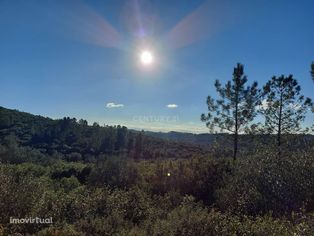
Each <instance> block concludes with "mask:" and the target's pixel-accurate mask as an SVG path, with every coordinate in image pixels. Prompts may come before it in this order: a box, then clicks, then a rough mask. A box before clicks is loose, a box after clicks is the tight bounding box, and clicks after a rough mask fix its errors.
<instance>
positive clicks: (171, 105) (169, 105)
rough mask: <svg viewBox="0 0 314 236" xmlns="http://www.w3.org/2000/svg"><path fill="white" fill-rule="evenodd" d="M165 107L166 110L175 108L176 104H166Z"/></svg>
mask: <svg viewBox="0 0 314 236" xmlns="http://www.w3.org/2000/svg"><path fill="white" fill-rule="evenodd" d="M167 107H168V108H177V107H178V105H177V104H168V105H167Z"/></svg>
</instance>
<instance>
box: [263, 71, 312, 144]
mask: <svg viewBox="0 0 314 236" xmlns="http://www.w3.org/2000/svg"><path fill="white" fill-rule="evenodd" d="M300 92H301V87H300V86H299V85H298V82H297V80H295V79H294V78H293V76H292V75H289V76H288V77H284V76H283V75H282V76H280V77H276V76H274V77H273V78H272V79H271V80H269V81H268V82H267V83H266V85H265V86H264V97H265V102H266V103H265V104H264V106H262V109H261V112H262V114H263V115H264V116H265V129H266V130H267V131H268V132H269V133H276V134H277V135H278V139H279V140H278V142H279V143H278V145H280V136H281V134H288V133H296V132H299V131H300V130H301V127H300V123H301V122H302V121H303V120H304V118H305V114H306V112H307V111H308V110H309V109H310V108H311V107H312V105H313V104H312V101H311V99H310V98H305V97H304V96H303V95H301V94H300Z"/></svg>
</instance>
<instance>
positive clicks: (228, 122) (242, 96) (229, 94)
mask: <svg viewBox="0 0 314 236" xmlns="http://www.w3.org/2000/svg"><path fill="white" fill-rule="evenodd" d="M243 70H244V69H243V65H241V64H239V63H238V64H237V67H235V68H234V72H233V78H232V80H231V81H228V82H227V83H226V84H225V86H224V87H223V86H222V85H221V83H220V82H219V80H216V82H215V87H216V90H217V92H218V95H219V97H220V99H217V100H214V99H213V98H212V97H211V96H208V97H207V107H208V111H209V112H208V114H207V115H205V114H202V115H201V120H202V121H203V122H206V126H207V127H208V128H209V129H210V130H211V131H214V128H216V127H217V128H220V129H221V130H226V131H228V132H230V133H232V134H234V156H233V157H234V159H236V155H237V148H238V134H239V133H240V132H241V130H242V131H243V130H244V129H245V127H246V126H247V125H248V124H249V123H250V122H251V121H252V120H253V118H254V117H255V116H256V114H257V112H256V109H255V108H256V106H257V105H258V104H259V102H260V100H259V90H258V88H257V82H254V83H253V84H252V85H251V86H246V83H247V77H246V76H245V75H244V71H243Z"/></svg>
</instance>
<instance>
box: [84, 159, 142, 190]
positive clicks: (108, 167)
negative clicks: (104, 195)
mask: <svg viewBox="0 0 314 236" xmlns="http://www.w3.org/2000/svg"><path fill="white" fill-rule="evenodd" d="M88 181H89V183H90V184H91V185H94V186H99V187H101V186H109V187H111V188H116V187H118V188H130V187H131V186H133V185H134V184H135V183H136V182H137V181H138V173H137V169H136V167H135V165H134V164H133V163H132V162H129V161H127V160H126V159H125V158H119V157H107V158H104V159H100V160H98V161H97V163H96V166H95V167H94V168H93V170H92V172H91V173H90V176H89V179H88Z"/></svg>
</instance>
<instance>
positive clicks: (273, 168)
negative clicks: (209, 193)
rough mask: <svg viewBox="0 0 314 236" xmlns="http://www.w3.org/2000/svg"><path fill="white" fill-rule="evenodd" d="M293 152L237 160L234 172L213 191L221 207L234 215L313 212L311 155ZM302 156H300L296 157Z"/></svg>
mask: <svg viewBox="0 0 314 236" xmlns="http://www.w3.org/2000/svg"><path fill="white" fill-rule="evenodd" d="M310 152H313V147H312V151H309V152H308V153H302V152H295V153H292V154H291V155H287V156H283V157H282V158H281V159H279V160H278V159H276V158H274V156H272V155H271V154H269V153H265V154H264V158H260V156H259V155H258V156H257V157H255V158H251V159H247V160H241V162H239V163H238V164H237V166H236V169H235V171H234V174H233V175H231V176H230V177H229V178H228V179H227V180H226V183H227V184H226V185H225V186H224V187H223V188H221V189H220V190H219V191H218V192H217V194H218V197H217V199H218V200H217V204H218V205H219V207H220V208H221V209H222V210H225V211H227V210H228V211H231V212H233V213H237V214H246V215H247V214H249V215H257V214H265V213H267V212H273V214H274V215H276V216H281V215H284V214H286V213H288V214H290V213H291V212H292V211H299V210H300V209H301V208H304V209H305V210H306V211H313V209H314V208H313V206H314V201H313V199H314V191H313V189H314V185H313V183H314V174H313V173H314V162H313V155H312V154H310ZM300 157H302V158H300Z"/></svg>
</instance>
